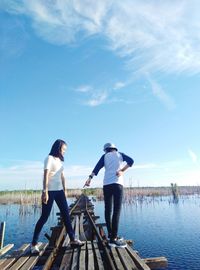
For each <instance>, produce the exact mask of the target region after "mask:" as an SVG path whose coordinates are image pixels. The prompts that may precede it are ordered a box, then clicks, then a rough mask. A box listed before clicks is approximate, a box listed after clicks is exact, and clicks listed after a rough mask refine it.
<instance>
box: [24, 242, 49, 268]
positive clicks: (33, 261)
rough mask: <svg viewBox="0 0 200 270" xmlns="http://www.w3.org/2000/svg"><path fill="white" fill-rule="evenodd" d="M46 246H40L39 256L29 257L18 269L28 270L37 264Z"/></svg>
mask: <svg viewBox="0 0 200 270" xmlns="http://www.w3.org/2000/svg"><path fill="white" fill-rule="evenodd" d="M47 246H48V244H45V243H44V244H42V245H41V246H40V254H38V255H31V257H30V258H29V259H28V260H27V261H26V262H25V264H24V265H23V266H22V267H21V268H20V270H30V269H32V267H33V266H34V265H35V264H36V263H37V261H38V260H39V258H40V257H41V256H42V254H43V253H44V252H45V249H46V247H47Z"/></svg>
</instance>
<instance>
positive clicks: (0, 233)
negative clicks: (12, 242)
mask: <svg viewBox="0 0 200 270" xmlns="http://www.w3.org/2000/svg"><path fill="white" fill-rule="evenodd" d="M5 228H6V223H5V222H1V226H0V249H2V248H3V242H4V234H5Z"/></svg>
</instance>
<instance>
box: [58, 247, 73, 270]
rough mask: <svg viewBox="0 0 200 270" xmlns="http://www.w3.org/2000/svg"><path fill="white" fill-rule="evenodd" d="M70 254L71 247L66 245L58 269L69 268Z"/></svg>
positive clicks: (68, 269)
mask: <svg viewBox="0 0 200 270" xmlns="http://www.w3.org/2000/svg"><path fill="white" fill-rule="evenodd" d="M72 256H73V249H71V248H70V247H67V248H66V250H65V253H64V255H63V258H62V262H61V264H60V268H59V270H71V261H72Z"/></svg>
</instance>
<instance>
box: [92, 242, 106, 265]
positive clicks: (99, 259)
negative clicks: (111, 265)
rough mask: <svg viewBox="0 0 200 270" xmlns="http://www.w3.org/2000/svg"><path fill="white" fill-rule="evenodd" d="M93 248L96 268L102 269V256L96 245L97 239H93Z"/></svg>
mask: <svg viewBox="0 0 200 270" xmlns="http://www.w3.org/2000/svg"><path fill="white" fill-rule="evenodd" d="M93 248H94V253H95V257H96V262H97V265H98V269H99V270H104V265H103V261H102V257H101V254H100V251H99V247H98V245H97V241H93Z"/></svg>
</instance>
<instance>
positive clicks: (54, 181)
mask: <svg viewBox="0 0 200 270" xmlns="http://www.w3.org/2000/svg"><path fill="white" fill-rule="evenodd" d="M66 148H67V144H66V142H65V141H63V140H56V141H55V142H54V144H53V146H52V148H51V151H50V153H49V155H48V157H47V158H46V159H45V161H44V179H43V191H42V214H41V217H40V218H39V220H38V222H37V224H36V226H35V230H34V234H33V240H32V246H31V252H32V253H38V252H39V247H38V245H37V243H38V238H39V234H40V232H41V230H42V227H43V226H44V224H45V223H46V221H47V219H48V217H49V215H50V212H51V209H52V206H53V202H54V200H55V202H56V204H57V205H58V207H59V209H60V213H61V215H62V218H63V222H64V224H65V228H66V231H67V233H68V234H69V238H70V244H71V246H73V247H76V246H82V245H83V242H81V241H80V240H78V239H75V233H74V230H73V228H72V225H71V220H70V216H69V209H68V204H67V200H66V197H65V194H66V186H65V177H64V173H63V161H64V154H65V151H66Z"/></svg>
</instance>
